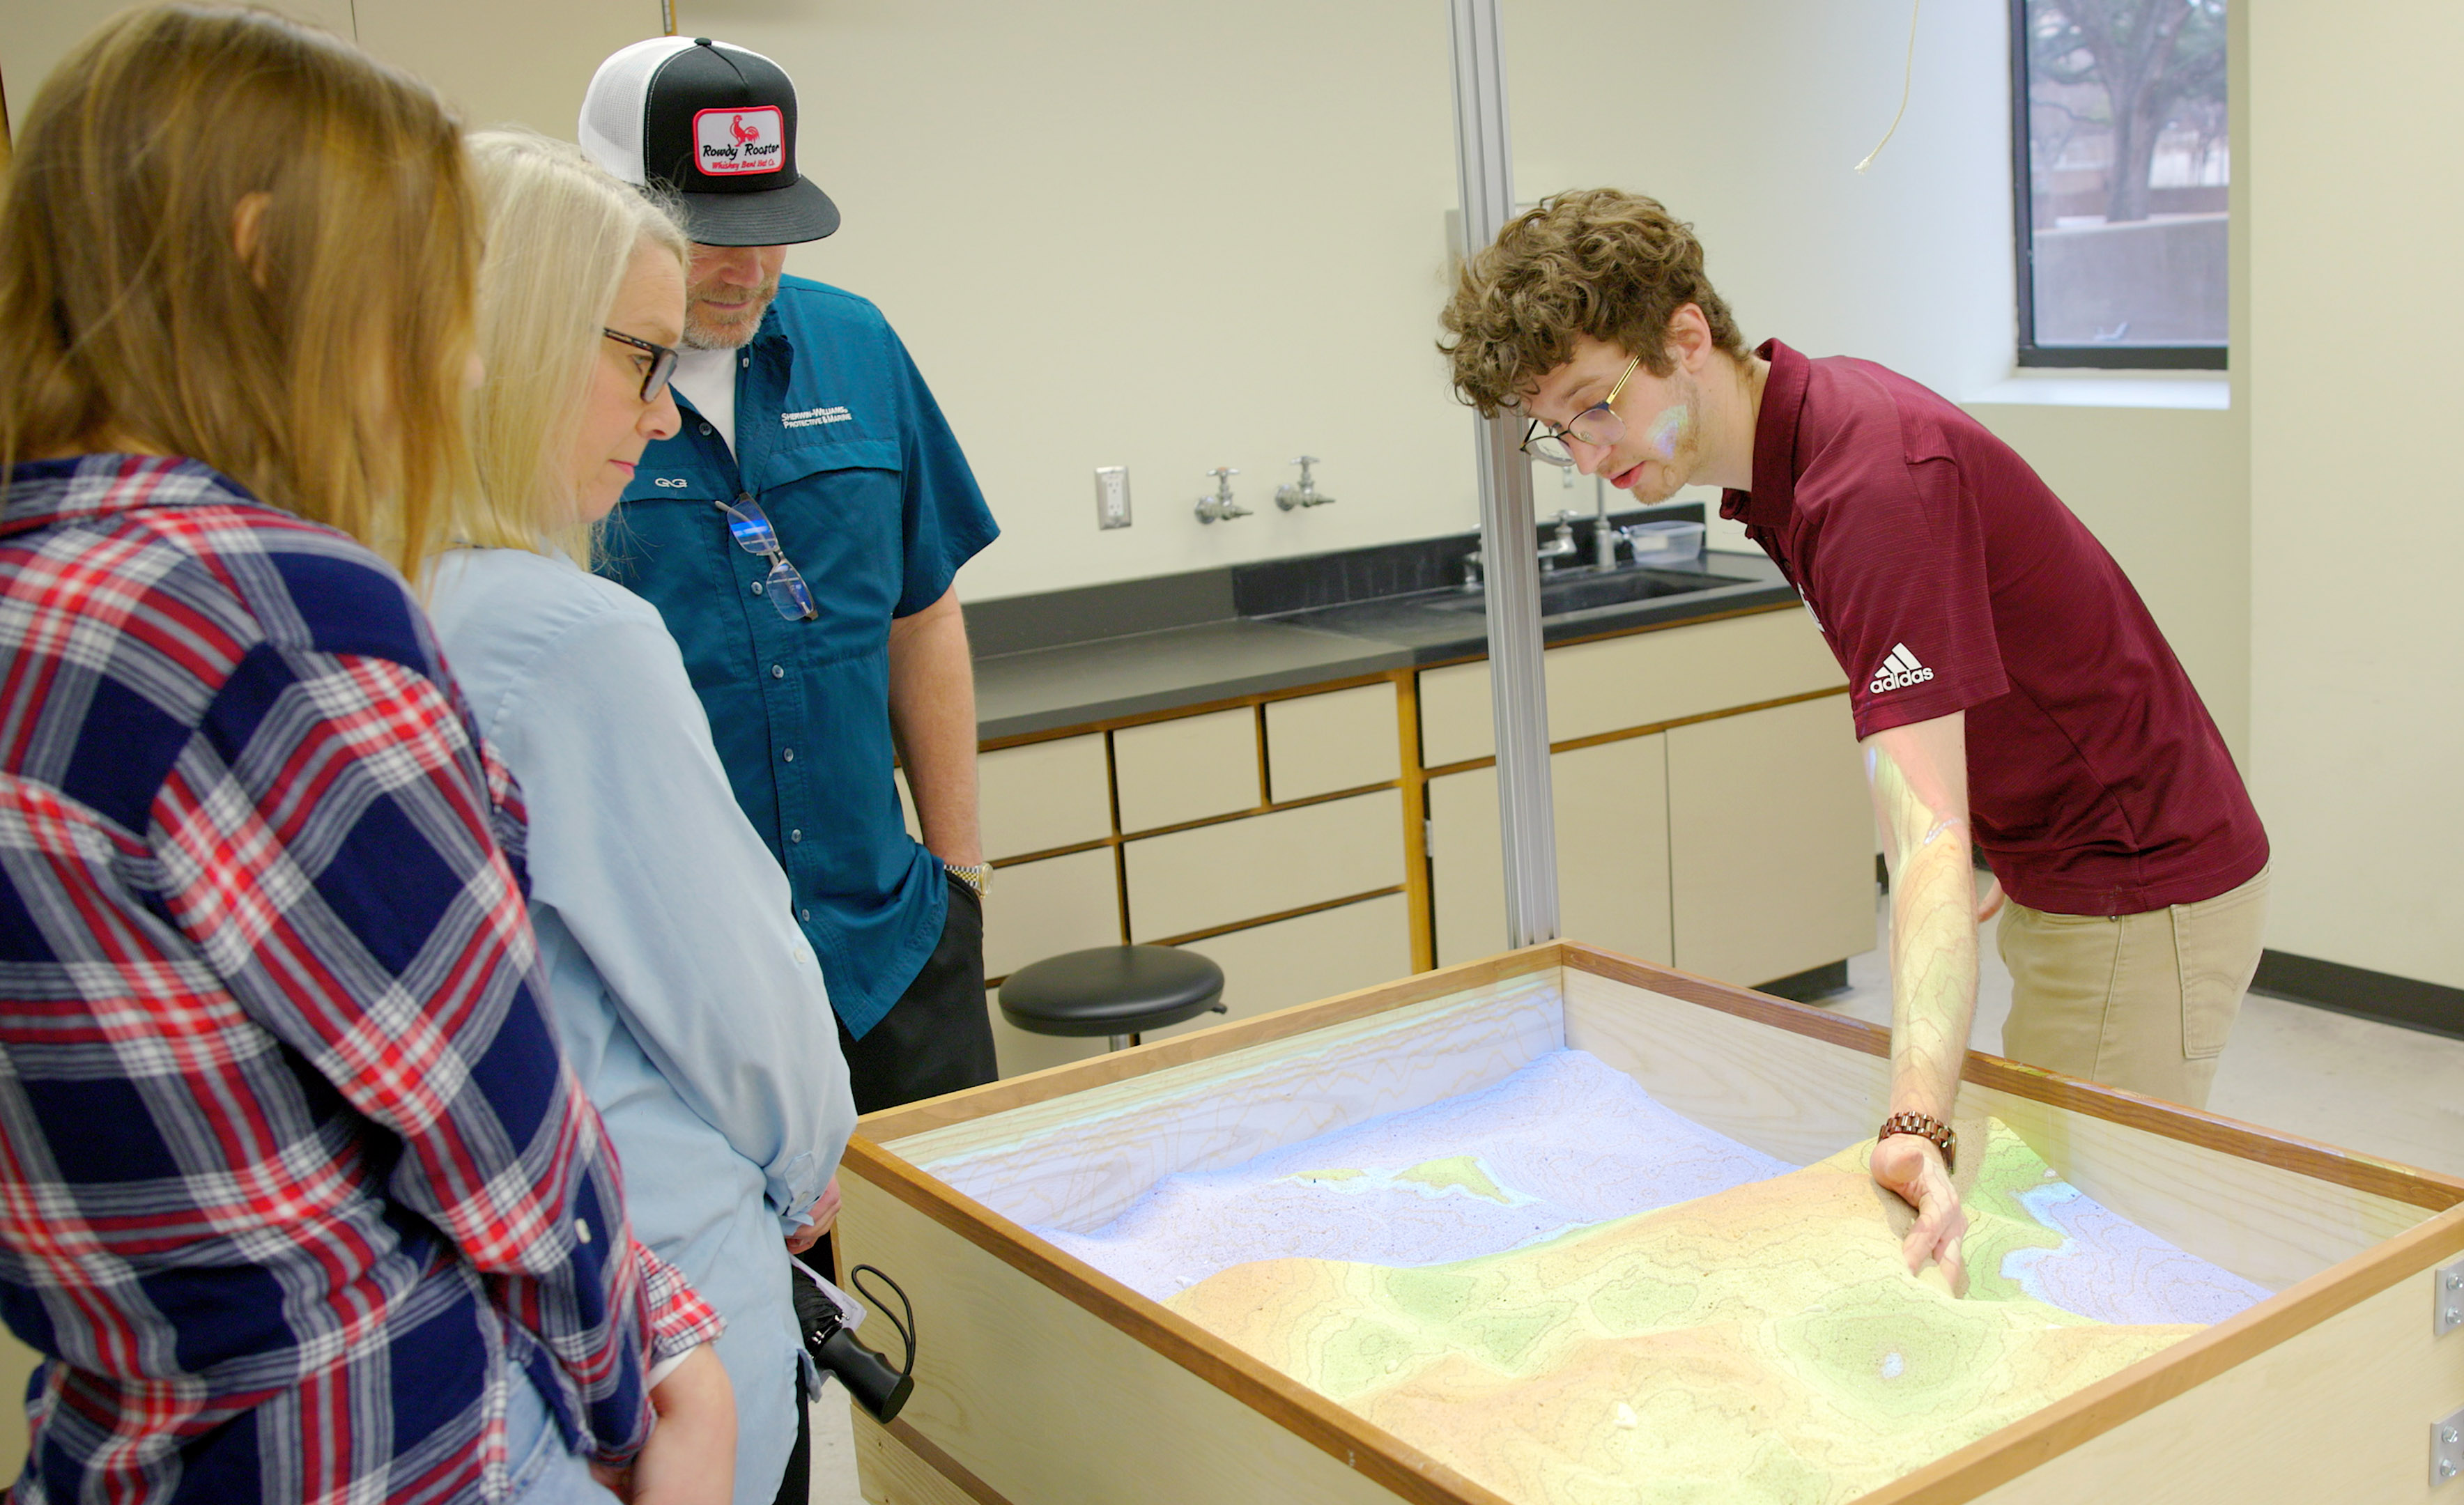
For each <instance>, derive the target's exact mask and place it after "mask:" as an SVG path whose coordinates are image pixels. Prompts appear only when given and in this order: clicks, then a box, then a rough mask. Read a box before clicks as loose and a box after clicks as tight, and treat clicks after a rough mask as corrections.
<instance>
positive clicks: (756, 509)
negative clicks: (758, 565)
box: [710, 496, 821, 622]
mask: <svg viewBox="0 0 2464 1505" xmlns="http://www.w3.org/2000/svg"><path fill="white" fill-rule="evenodd" d="M710 505H712V506H713V507H715V508H717V509H718V510H719V511H720V512H722V513H726V514H727V531H728V533H729V534H730V535H731V536H733V537H734V538H735V539H736V542H737V547H739V548H741V549H742V550H743V551H744V552H745V553H747V554H758V555H759V556H761V557H763V558H765V559H767V560H769V561H770V574H769V578H766V579H764V580H763V581H762V582H761V594H762V595H764V596H767V597H768V598H770V604H771V605H773V606H775V607H777V608H778V610H779V615H780V616H781V617H784V618H786V619H787V620H788V621H789V622H810V621H812V620H813V619H814V618H816V617H818V616H820V615H821V613H820V612H817V611H815V610H814V609H813V593H812V592H811V591H810V590H808V589H806V588H805V586H804V578H803V576H801V575H799V574H797V573H796V567H795V565H793V564H791V563H789V562H788V559H787V552H786V551H785V550H784V549H781V548H780V547H779V530H777V529H776V528H773V527H771V526H770V518H769V515H768V514H767V513H763V512H762V511H761V504H760V503H759V502H757V501H755V500H754V499H753V498H752V497H750V496H739V497H737V499H736V500H735V501H733V502H722V501H717V500H715V499H714V500H713V501H712V502H711V504H710Z"/></svg>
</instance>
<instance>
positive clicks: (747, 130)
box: [727, 115, 761, 146]
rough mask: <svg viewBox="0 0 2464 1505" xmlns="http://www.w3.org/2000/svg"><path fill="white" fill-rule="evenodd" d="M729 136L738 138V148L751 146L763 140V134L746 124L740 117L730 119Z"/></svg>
mask: <svg viewBox="0 0 2464 1505" xmlns="http://www.w3.org/2000/svg"><path fill="white" fill-rule="evenodd" d="M727 134H729V135H730V136H733V137H735V138H736V143H737V145H738V146H750V145H752V144H753V143H754V142H758V141H759V140H760V139H761V133H760V132H759V131H758V130H755V129H754V128H753V127H752V126H750V125H747V124H745V123H744V117H743V116H740V115H738V116H733V117H731V118H730V119H729V121H728V126H727Z"/></svg>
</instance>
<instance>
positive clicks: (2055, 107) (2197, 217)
mask: <svg viewBox="0 0 2464 1505" xmlns="http://www.w3.org/2000/svg"><path fill="white" fill-rule="evenodd" d="M2226 4H2227V0H2012V46H2011V52H2012V85H2013V87H2012V99H2013V109H2012V112H2011V114H2012V137H2013V155H2014V159H2015V160H2014V163H2013V166H2014V169H2015V170H2014V171H2013V174H2012V181H2013V185H2015V191H2016V195H2017V199H2018V205H2017V208H2018V216H2017V219H2018V251H2019V364H2021V365H2023V366H2105V367H2120V368H2130V367H2138V368H2147V367H2166V366H2171V367H2193V368H2195V367H2208V368H2211V369H2215V370H2222V369H2223V368H2224V365H2225V323H2226V302H2225V287H2226V280H2225V279H2226V259H2227V258H2226V224H2227V220H2226V213H2227V208H2226V201H2227V195H2228V193H2229V191H2230V185H2231V183H2232V174H2233V142H2232V140H2231V138H2230V137H2229V135H2228V134H2227V130H2226V120H2225V6H2226Z"/></svg>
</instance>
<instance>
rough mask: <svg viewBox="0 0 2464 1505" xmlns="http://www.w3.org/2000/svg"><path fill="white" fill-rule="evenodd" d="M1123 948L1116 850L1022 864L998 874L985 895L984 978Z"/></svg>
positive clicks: (1095, 851)
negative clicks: (1065, 956)
mask: <svg viewBox="0 0 2464 1505" xmlns="http://www.w3.org/2000/svg"><path fill="white" fill-rule="evenodd" d="M1120 944H1121V891H1120V885H1119V882H1118V878H1117V875H1116V874H1115V872H1114V869H1113V865H1112V849H1111V847H1109V846H1106V847H1098V848H1096V849H1095V850H1093V851H1091V852H1072V853H1070V854H1069V855H1068V856H1067V857H1047V858H1045V859H1043V860H1042V861H1040V862H1020V863H1018V864H1017V865H1015V866H1012V867H1004V868H1001V869H999V870H997V871H996V872H994V874H993V886H992V892H990V893H988V894H986V895H985V896H984V975H985V976H987V977H1006V976H1008V975H1009V974H1010V973H1011V972H1014V971H1018V970H1019V969H1020V968H1022V967H1024V966H1026V965H1027V964H1028V963H1030V962H1040V961H1042V960H1044V959H1045V957H1047V956H1058V955H1060V954H1061V953H1062V952H1064V951H1083V950H1085V949H1087V948H1089V947H1090V946H1118V945H1120Z"/></svg>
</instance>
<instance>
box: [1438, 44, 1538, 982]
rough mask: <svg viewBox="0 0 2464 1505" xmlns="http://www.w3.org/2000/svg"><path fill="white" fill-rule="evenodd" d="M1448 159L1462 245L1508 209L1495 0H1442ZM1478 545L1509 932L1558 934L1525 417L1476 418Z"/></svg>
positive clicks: (1492, 230) (1509, 171) (1528, 936)
mask: <svg viewBox="0 0 2464 1505" xmlns="http://www.w3.org/2000/svg"><path fill="white" fill-rule="evenodd" d="M1449 5H1450V9H1451V11H1452V20H1453V37H1454V81H1455V167H1456V172H1457V175H1458V178H1459V181H1460V185H1461V188H1462V197H1463V245H1462V246H1461V247H1458V248H1457V250H1458V251H1462V252H1463V253H1464V254H1469V253H1470V252H1471V251H1477V250H1479V249H1480V248H1482V247H1484V246H1486V245H1488V244H1489V243H1490V242H1491V241H1494V240H1495V239H1496V238H1497V232H1498V231H1499V230H1501V229H1505V228H1506V222H1507V220H1508V219H1510V218H1512V217H1513V214H1514V156H1513V147H1512V142H1511V140H1510V138H1509V136H1508V133H1507V118H1506V52H1505V41H1504V34H1503V30H1502V27H1501V23H1500V21H1499V18H1498V0H1449ZM1477 422H1478V423H1479V425H1480V426H1479V432H1478V434H1477V435H1476V443H1477V448H1478V454H1479V469H1480V546H1481V553H1482V556H1483V562H1484V568H1483V571H1482V574H1483V577H1484V578H1485V580H1486V582H1487V593H1488V600H1487V606H1488V695H1489V708H1490V710H1491V713H1492V714H1493V715H1494V717H1495V719H1496V724H1497V822H1498V840H1499V850H1500V851H1501V852H1502V853H1503V855H1504V856H1505V859H1506V864H1505V865H1506V941H1507V945H1508V946H1509V947H1514V946H1530V945H1532V944H1534V943H1536V942H1540V941H1550V940H1554V939H1556V937H1557V933H1558V931H1557V827H1556V817H1555V804H1554V799H1553V796H1552V793H1551V784H1550V779H1549V687H1548V681H1547V679H1546V678H1545V677H1544V676H1543V674H1542V672H1541V666H1540V562H1539V559H1538V557H1537V554H1536V545H1534V543H1533V542H1532V539H1533V537H1534V532H1533V527H1532V509H1531V466H1530V462H1529V461H1528V460H1526V459H1525V458H1524V457H1523V453H1522V449H1521V443H1522V431H1521V429H1522V425H1519V424H1518V423H1516V422H1515V420H1514V419H1513V418H1511V417H1510V416H1508V415H1507V414H1504V413H1500V414H1499V415H1497V416H1496V417H1494V418H1486V419H1480V420H1478V421H1477Z"/></svg>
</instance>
